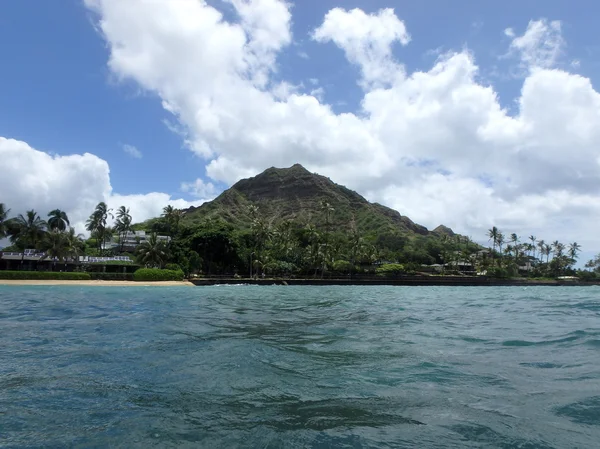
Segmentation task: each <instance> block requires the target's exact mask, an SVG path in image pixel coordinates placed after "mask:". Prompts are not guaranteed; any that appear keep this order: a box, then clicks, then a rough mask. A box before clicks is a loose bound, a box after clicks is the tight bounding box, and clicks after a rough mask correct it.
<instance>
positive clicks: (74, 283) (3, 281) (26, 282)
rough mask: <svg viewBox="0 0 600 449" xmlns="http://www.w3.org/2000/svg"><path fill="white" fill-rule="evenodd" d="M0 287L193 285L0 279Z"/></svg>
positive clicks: (181, 284) (187, 284) (182, 283)
mask: <svg viewBox="0 0 600 449" xmlns="http://www.w3.org/2000/svg"><path fill="white" fill-rule="evenodd" d="M0 285H21V286H32V285H43V286H52V285H72V286H79V287H194V284H192V283H191V282H188V281H156V282H135V281H98V280H95V281H66V280H37V279H36V280H13V279H10V280H9V279H0Z"/></svg>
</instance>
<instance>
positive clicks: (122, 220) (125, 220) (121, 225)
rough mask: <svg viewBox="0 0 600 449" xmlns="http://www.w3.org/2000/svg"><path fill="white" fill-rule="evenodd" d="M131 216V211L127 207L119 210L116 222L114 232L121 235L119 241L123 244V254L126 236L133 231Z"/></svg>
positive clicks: (121, 250)
mask: <svg viewBox="0 0 600 449" xmlns="http://www.w3.org/2000/svg"><path fill="white" fill-rule="evenodd" d="M131 221H132V218H131V214H130V213H129V209H128V208H126V207H125V206H121V207H119V209H117V221H116V222H115V227H114V230H115V231H116V232H117V233H118V234H119V241H120V242H121V249H120V252H123V245H124V244H125V235H127V233H128V232H129V231H131Z"/></svg>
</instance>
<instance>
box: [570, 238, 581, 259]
mask: <svg viewBox="0 0 600 449" xmlns="http://www.w3.org/2000/svg"><path fill="white" fill-rule="evenodd" d="M579 251H581V245H580V244H579V243H577V242H573V243H571V244H569V259H571V261H572V263H571V265H574V264H575V262H576V261H577V254H578V253H579Z"/></svg>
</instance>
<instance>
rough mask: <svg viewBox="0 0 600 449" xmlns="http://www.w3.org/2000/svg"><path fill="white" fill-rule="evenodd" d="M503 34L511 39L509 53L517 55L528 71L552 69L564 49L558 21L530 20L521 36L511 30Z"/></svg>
mask: <svg viewBox="0 0 600 449" xmlns="http://www.w3.org/2000/svg"><path fill="white" fill-rule="evenodd" d="M504 34H506V35H507V36H508V37H510V38H512V42H511V44H510V49H509V50H510V52H511V53H517V54H518V55H519V56H520V58H521V61H522V64H523V66H524V67H525V68H528V69H535V68H551V67H554V66H555V65H556V63H557V62H558V60H559V58H560V56H561V55H562V54H563V51H564V47H565V41H564V39H563V37H562V30H561V22H560V21H559V20H553V21H551V22H548V21H547V20H546V19H541V20H531V21H530V22H529V24H528V25H527V30H525V33H524V34H523V35H522V36H517V35H516V33H515V31H514V30H513V29H512V28H507V29H506V30H505V31H504Z"/></svg>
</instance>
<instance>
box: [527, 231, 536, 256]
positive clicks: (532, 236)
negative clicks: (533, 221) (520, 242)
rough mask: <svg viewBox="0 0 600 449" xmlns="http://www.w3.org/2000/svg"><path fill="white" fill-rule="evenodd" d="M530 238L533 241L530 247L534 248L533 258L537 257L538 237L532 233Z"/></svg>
mask: <svg viewBox="0 0 600 449" xmlns="http://www.w3.org/2000/svg"><path fill="white" fill-rule="evenodd" d="M529 240H530V241H531V246H530V247H529V248H530V249H532V250H533V258H534V259H535V243H536V242H537V238H536V237H535V235H530V236H529Z"/></svg>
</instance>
